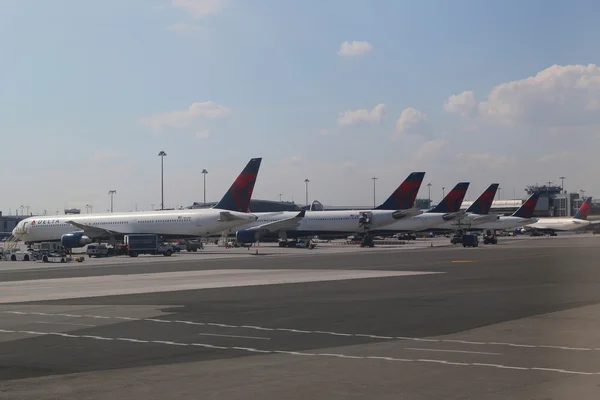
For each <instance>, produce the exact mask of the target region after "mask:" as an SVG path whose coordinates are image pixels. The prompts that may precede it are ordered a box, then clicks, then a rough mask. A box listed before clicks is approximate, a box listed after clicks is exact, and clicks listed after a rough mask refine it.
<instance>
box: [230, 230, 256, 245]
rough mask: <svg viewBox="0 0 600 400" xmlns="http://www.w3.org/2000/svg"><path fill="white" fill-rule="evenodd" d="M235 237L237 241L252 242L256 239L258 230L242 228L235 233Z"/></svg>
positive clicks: (241, 242) (242, 242)
mask: <svg viewBox="0 0 600 400" xmlns="http://www.w3.org/2000/svg"><path fill="white" fill-rule="evenodd" d="M235 239H236V240H237V242H238V243H240V244H244V243H254V242H256V241H257V240H258V232H256V231H251V230H249V229H243V230H241V231H237V232H236V233H235Z"/></svg>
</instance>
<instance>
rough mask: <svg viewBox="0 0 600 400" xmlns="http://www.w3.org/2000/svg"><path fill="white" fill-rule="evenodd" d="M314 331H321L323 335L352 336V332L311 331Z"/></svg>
mask: <svg viewBox="0 0 600 400" xmlns="http://www.w3.org/2000/svg"><path fill="white" fill-rule="evenodd" d="M313 332H314V333H322V334H324V335H332V336H354V334H353V333H340V332H327V331H313Z"/></svg>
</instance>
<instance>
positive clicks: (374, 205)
mask: <svg viewBox="0 0 600 400" xmlns="http://www.w3.org/2000/svg"><path fill="white" fill-rule="evenodd" d="M371 179H373V208H375V207H377V204H376V203H375V181H376V180H377V177H375V176H374V177H372V178H371Z"/></svg>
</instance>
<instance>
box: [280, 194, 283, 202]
mask: <svg viewBox="0 0 600 400" xmlns="http://www.w3.org/2000/svg"><path fill="white" fill-rule="evenodd" d="M282 194H283V193H279V202H280V203H281V195H282Z"/></svg>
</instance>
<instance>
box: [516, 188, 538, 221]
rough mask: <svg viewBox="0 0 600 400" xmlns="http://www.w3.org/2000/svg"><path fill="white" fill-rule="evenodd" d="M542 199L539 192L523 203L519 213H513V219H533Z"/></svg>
mask: <svg viewBox="0 0 600 400" xmlns="http://www.w3.org/2000/svg"><path fill="white" fill-rule="evenodd" d="M539 198H540V194H539V192H535V193H534V194H532V195H531V196H529V198H528V199H527V200H526V201H525V203H523V205H522V206H521V207H519V209H518V210H517V211H515V212H514V213H513V217H519V218H531V217H533V212H534V211H535V207H536V206H537V203H538V199H539Z"/></svg>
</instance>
